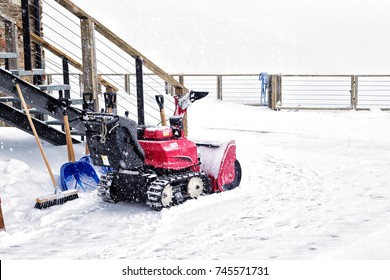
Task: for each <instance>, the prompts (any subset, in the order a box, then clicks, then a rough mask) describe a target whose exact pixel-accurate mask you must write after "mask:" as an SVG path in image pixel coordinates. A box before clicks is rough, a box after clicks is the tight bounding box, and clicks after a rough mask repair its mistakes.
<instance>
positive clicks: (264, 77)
mask: <svg viewBox="0 0 390 280" xmlns="http://www.w3.org/2000/svg"><path fill="white" fill-rule="evenodd" d="M259 80H260V81H261V95H260V105H262V106H266V105H268V104H267V103H268V102H267V89H268V74H267V72H261V73H260V75H259Z"/></svg>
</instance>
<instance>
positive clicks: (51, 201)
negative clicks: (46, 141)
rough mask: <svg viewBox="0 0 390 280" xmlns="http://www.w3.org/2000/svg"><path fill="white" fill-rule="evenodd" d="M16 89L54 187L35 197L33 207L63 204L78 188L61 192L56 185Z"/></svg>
mask: <svg viewBox="0 0 390 280" xmlns="http://www.w3.org/2000/svg"><path fill="white" fill-rule="evenodd" d="M16 90H17V92H18V94H19V99H20V101H21V103H22V106H23V109H24V111H25V112H26V115H27V119H28V122H29V123H30V126H31V130H32V132H33V134H34V137H35V140H36V142H37V144H38V147H39V150H40V152H41V155H42V158H43V161H44V162H45V165H46V168H47V171H48V172H49V175H50V178H51V181H52V183H53V187H54V194H52V195H48V196H43V197H38V198H36V202H35V206H34V208H37V209H43V208H47V207H50V206H54V205H61V204H64V203H65V202H68V201H70V200H74V199H77V198H78V197H79V195H78V190H69V191H66V192H63V191H61V190H60V188H59V187H58V186H57V182H56V179H55V178H54V175H53V172H52V170H51V167H50V165H49V161H48V160H47V157H46V154H45V151H44V150H43V147H42V144H41V142H40V140H39V137H38V133H37V131H36V129H35V126H34V123H33V121H32V118H31V116H30V112H29V111H28V108H27V105H26V102H25V101H24V98H23V94H22V91H21V90H20V87H19V85H18V84H16Z"/></svg>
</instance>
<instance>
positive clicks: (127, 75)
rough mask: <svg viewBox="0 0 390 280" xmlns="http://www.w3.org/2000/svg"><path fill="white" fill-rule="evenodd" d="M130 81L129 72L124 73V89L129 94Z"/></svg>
mask: <svg viewBox="0 0 390 280" xmlns="http://www.w3.org/2000/svg"><path fill="white" fill-rule="evenodd" d="M130 85H131V81H130V75H129V74H125V91H126V92H127V93H128V94H131V86H130Z"/></svg>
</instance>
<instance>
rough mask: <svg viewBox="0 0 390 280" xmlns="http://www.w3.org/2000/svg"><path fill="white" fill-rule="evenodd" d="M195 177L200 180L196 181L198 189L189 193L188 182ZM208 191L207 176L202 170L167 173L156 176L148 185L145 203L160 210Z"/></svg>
mask: <svg viewBox="0 0 390 280" xmlns="http://www.w3.org/2000/svg"><path fill="white" fill-rule="evenodd" d="M196 178H199V179H200V182H199V181H198V182H199V183H198V184H197V185H196V186H195V188H198V190H199V191H198V192H195V195H191V192H189V190H188V187H189V186H190V184H189V182H190V181H191V180H192V179H196ZM209 192H210V182H209V178H208V176H207V175H206V174H205V173H203V172H188V173H180V174H169V175H164V176H161V177H159V178H157V180H155V181H153V182H152V183H151V184H150V185H149V186H148V191H147V193H146V194H147V201H146V204H147V205H149V206H150V207H151V208H152V209H154V210H157V211H160V210H162V209H163V208H169V207H171V206H173V205H177V204H181V203H183V202H184V201H186V200H187V199H189V198H197V197H198V196H199V195H201V194H203V193H209Z"/></svg>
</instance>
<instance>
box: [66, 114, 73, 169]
mask: <svg viewBox="0 0 390 280" xmlns="http://www.w3.org/2000/svg"><path fill="white" fill-rule="evenodd" d="M64 127H65V135H66V146H67V148H68V160H69V161H70V162H75V161H76V157H75V155H74V149H73V142H72V136H71V134H70V126H69V118H68V115H67V114H64Z"/></svg>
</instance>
